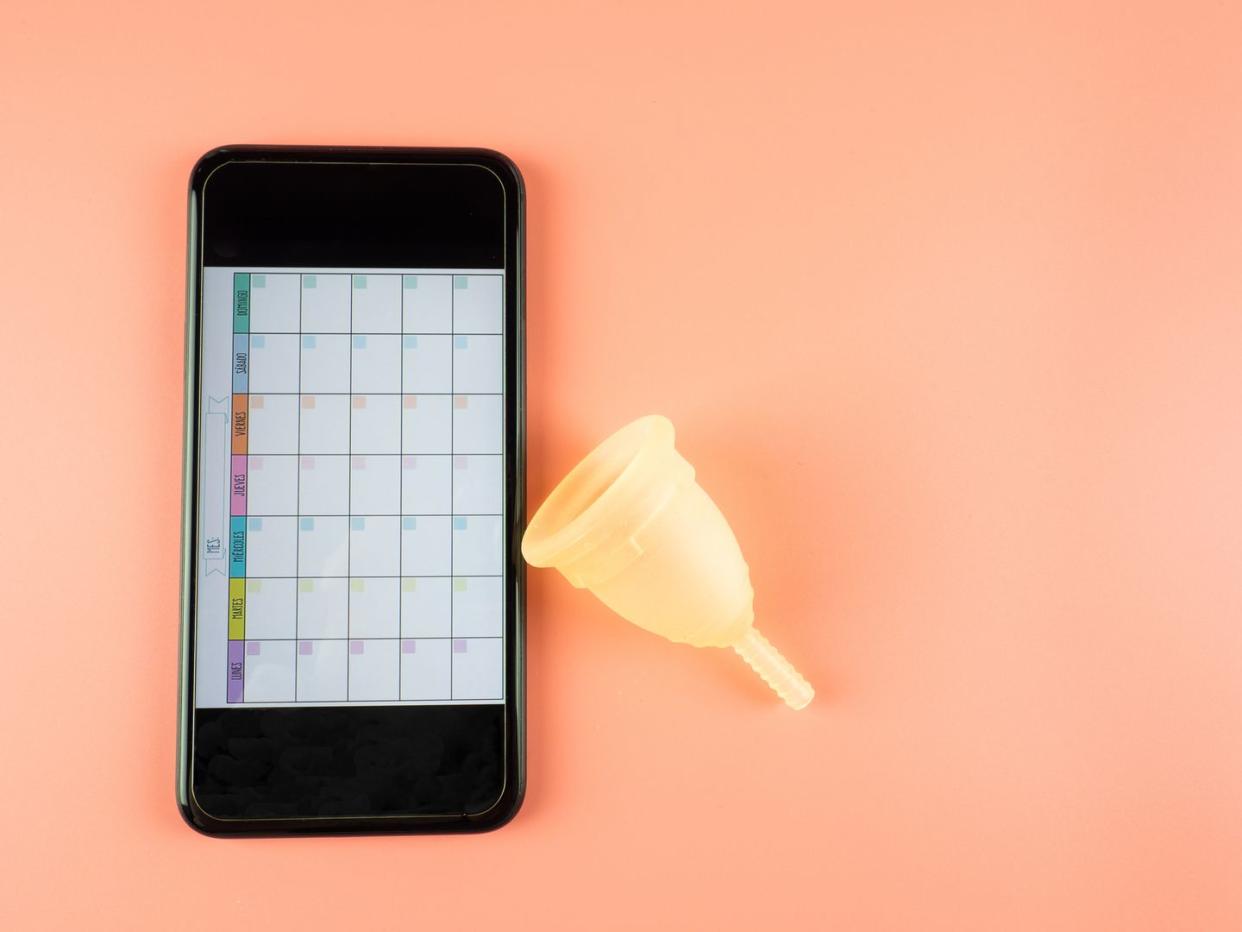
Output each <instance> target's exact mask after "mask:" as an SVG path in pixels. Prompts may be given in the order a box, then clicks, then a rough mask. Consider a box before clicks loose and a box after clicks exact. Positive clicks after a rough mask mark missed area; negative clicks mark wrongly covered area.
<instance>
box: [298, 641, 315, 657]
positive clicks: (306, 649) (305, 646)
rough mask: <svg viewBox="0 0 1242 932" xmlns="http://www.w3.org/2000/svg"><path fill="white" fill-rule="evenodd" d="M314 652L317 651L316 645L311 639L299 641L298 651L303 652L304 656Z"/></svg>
mask: <svg viewBox="0 0 1242 932" xmlns="http://www.w3.org/2000/svg"><path fill="white" fill-rule="evenodd" d="M314 652H315V645H314V644H312V643H311V642H310V641H299V642H298V653H299V654H301V655H302V656H307V655H308V654H313V653H314Z"/></svg>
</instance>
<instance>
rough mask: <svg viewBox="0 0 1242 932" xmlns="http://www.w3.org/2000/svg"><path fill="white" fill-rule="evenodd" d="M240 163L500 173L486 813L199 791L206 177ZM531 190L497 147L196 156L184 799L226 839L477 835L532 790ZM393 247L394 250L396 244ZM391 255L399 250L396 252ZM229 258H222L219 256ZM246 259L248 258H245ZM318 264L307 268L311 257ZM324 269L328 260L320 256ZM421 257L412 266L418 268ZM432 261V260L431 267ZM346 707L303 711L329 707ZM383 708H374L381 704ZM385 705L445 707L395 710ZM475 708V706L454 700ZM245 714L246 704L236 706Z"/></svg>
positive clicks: (256, 149) (189, 339)
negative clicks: (499, 647)
mask: <svg viewBox="0 0 1242 932" xmlns="http://www.w3.org/2000/svg"><path fill="white" fill-rule="evenodd" d="M232 162H266V163H291V164H298V165H302V164H316V165H333V164H340V165H349V166H377V165H378V166H387V165H393V164H401V165H434V166H454V165H459V166H479V167H483V168H486V169H487V170H488V171H489V172H491V173H492V174H493V175H495V176H496V178H497V180H498V181H499V182H500V185H501V188H502V189H503V192H504V224H505V230H504V251H503V260H502V261H503V268H504V270H505V344H504V348H505V372H506V376H505V502H506V515H507V519H508V520H507V526H506V528H505V531H506V540H505V548H506V552H505V556H504V566H505V578H506V586H505V626H506V627H505V702H504V704H503V706H501V708H503V710H504V711H503V721H504V747H503V766H504V774H503V784H502V789H501V792H500V795H499V796H498V798H497V799H496V802H495V803H494V804H493V805H491V806H490V807H489V808H487V809H486V810H484V811H481V812H473V813H465V812H462V813H437V814H430V815H427V814H412V813H407V814H402V815H349V816H294V817H282V818H244V819H231V818H227V819H226V818H217V817H214V816H212V815H210V814H209V813H207V812H206V811H205V810H204V809H203V808H202V807H201V806H199V805H198V804H197V802H196V800H195V798H194V787H193V779H194V777H193V774H194V767H193V755H194V744H195V727H194V722H195V717H196V708H195V687H194V681H195V672H196V670H195V647H196V640H195V638H196V634H195V622H196V612H197V589H198V585H197V582H198V579H197V564H198V558H199V549H198V548H199V534H198V521H199V507H198V499H199V488H198V473H199V462H198V460H199V449H200V414H201V412H200V396H201V391H202V389H201V385H200V375H201V373H200V367H199V357H200V352H201V336H202V319H203V314H202V281H201V275H200V271H201V269H202V268H203V267H204V258H205V257H204V250H205V247H206V244H205V240H204V213H205V211H204V203H205V190H206V185H207V182H208V179H210V177H211V175H212V174H213V173H214V172H215V171H216V170H217V169H219V168H220V167H222V166H224V165H226V164H229V163H232ZM525 212H526V211H525V189H524V183H523V180H522V176H521V173H520V172H519V170H518V169H517V166H516V165H514V164H513V162H512V161H510V160H509V159H508V158H507V157H506V156H504V155H502V154H500V153H499V152H496V151H493V150H489V149H468V148H398V147H304V146H249V145H236V146H222V147H219V148H216V149H212V150H211V151H209V152H207V153H206V154H205V155H203V156H202V158H200V159H199V161H198V162H197V164H196V165H195V166H194V169H193V170H192V172H191V175H190V184H189V210H188V220H189V226H188V233H187V246H188V250H187V275H186V334H185V405H184V431H183V436H184V449H183V466H182V488H183V494H182V525H181V526H182V539H181V598H180V615H181V637H180V650H179V671H180V675H179V682H178V696H179V705H178V718H177V768H176V797H177V805H178V808H179V810H180V812H181V814H182V816H183V817H184V819H185V821H186V822H187V823H188V824H189V825H190V826H191V827H192V828H194V829H196V830H197V831H199V832H202V833H204V834H208V835H218V836H284V835H325V834H376V833H387V834H393V833H399V834H400V833H406V834H408V833H445V832H479V831H487V830H491V829H495V828H498V827H499V826H501V825H503V824H505V823H506V822H508V821H509V820H510V819H511V818H513V816H514V815H515V814H516V813H517V811H518V809H519V808H520V806H521V804H522V800H523V797H524V794H525V785H526V728H525V724H526V708H525V706H526V689H525V681H526V671H525V666H526V665H525V622H526V574H525V563H524V561H523V560H522V558H521V553H520V541H521V533H522V530H523V528H524V527H525V521H526V493H525V489H526V481H525V472H526V353H525V277H526V276H525V230H526V223H525ZM393 248H394V249H395V248H396V247H395V246H394V247H393ZM391 251H392V250H391V249H390V252H391ZM211 264H220V263H211ZM238 264H242V263H238ZM304 264H306V265H310V263H304ZM321 264H326V263H321ZM335 264H336V265H337V266H338V267H349V266H351V265H352V266H354V267H361V266H364V265H370V266H371V267H384V266H388V267H396V266H395V264H394V263H392V262H374V263H362V262H357V261H340V262H338V263H335ZM415 265H416V263H413V262H409V263H406V267H414V266H415ZM428 265H430V263H428ZM339 708H343V706H334V707H331V708H326V709H305V710H300V711H302V712H315V711H324V712H332V711H335V710H336V709H339ZM372 708H374V707H372ZM382 708H386V709H393V710H396V709H402V710H415V711H417V710H419V709H425V708H432V709H443V708H446V707H444V706H431V707H427V706H421V707H420V706H391V707H382ZM453 708H469V707H453ZM238 711H241V710H238Z"/></svg>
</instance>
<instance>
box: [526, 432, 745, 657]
mask: <svg viewBox="0 0 1242 932" xmlns="http://www.w3.org/2000/svg"><path fill="white" fill-rule="evenodd" d="M522 552H523V554H524V555H525V556H526V558H527V560H528V561H530V562H531V563H533V564H534V565H536V566H555V567H556V568H557V569H558V570H559V571H560V572H561V573H563V574H564V575H565V576H566V578H568V579H569V581H570V582H572V583H573V584H574V585H575V586H578V587H580V588H587V589H589V590H590V591H591V592H593V593H595V595H596V596H597V597H598V598H599V599H600V600H601V601H603V602H604V603H605V604H606V605H608V606H609V607H610V608H611V609H613V610H614V611H615V612H617V614H619V615H621V616H622V617H623V618H625V619H627V620H628V621H631V622H633V623H634V624H636V625H638V626H640V627H642V628H646V629H647V630H649V631H653V632H655V633H656V634H660V635H662V636H664V637H666V638H668V639H669V640H672V641H680V642H684V643H688V644H693V645H695V646H697V647H709V646H710V647H727V646H730V645H732V644H736V643H737V642H738V641H739V640H741V638H742V637H743V636H744V635H745V634H746V632H747V631H749V630H750V627H751V625H752V623H753V621H754V612H753V607H752V605H753V600H754V592H753V590H752V589H751V585H750V571H749V568H748V567H747V565H746V561H745V559H743V557H742V551H741V548H740V547H739V546H738V543H737V538H736V537H735V536H734V534H733V531H732V529H731V528H730V527H729V523H728V522H727V521H726V520H725V517H724V515H723V514H721V512H720V509H719V508H717V507H716V504H715V502H713V501H712V499H711V497H710V496H709V495H708V494H707V493H706V492H705V491H703V489H702V488H701V487H700V486H699V484H698V483H697V482H696V481H695V477H694V468H693V467H692V466H691V465H690V464H689V463H688V462H687V461H686V460H685V458H684V457H682V456H681V454H680V453H678V452H677V450H676V448H675V447H674V434H673V425H672V424H671V423H670V422H669V421H668V419H667V418H663V417H659V416H651V417H645V418H640V419H639V420H637V421H634V422H633V423H631V424H628V425H627V426H625V427H623V428H621V430H619V431H617V433H615V434H613V435H612V436H611V437H609V438H608V439H607V440H605V441H604V442H603V443H602V444H600V445H599V446H598V447H597V448H596V449H595V450H594V451H592V452H591V453H590V454H588V455H587V457H586V458H584V459H583V460H582V462H580V463H579V464H578V465H577V466H576V467H575V468H574V469H573V470H572V471H571V472H570V473H569V475H567V476H566V477H565V479H564V480H563V481H562V482H561V484H560V485H559V486H557V488H556V489H555V490H553V492H552V494H551V495H550V496H549V497H548V500H547V501H546V502H544V504H543V505H542V506H541V507H540V509H539V511H538V512H537V513H536V514H535V516H534V518H532V519H531V523H530V526H529V527H528V528H527V532H526V536H525V538H524V539H523V542H522Z"/></svg>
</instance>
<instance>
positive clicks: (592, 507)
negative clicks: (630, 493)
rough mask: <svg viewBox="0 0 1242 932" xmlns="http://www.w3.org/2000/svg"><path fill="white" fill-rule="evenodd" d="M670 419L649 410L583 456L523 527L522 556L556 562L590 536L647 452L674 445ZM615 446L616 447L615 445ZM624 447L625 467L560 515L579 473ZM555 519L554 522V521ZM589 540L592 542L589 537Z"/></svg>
mask: <svg viewBox="0 0 1242 932" xmlns="http://www.w3.org/2000/svg"><path fill="white" fill-rule="evenodd" d="M673 437H674V432H673V423H672V421H670V420H669V419H668V418H666V417H664V416H663V415H659V414H648V415H645V416H643V417H640V418H637V419H635V420H633V421H631V422H630V423H628V424H626V425H625V426H624V427H621V428H619V429H618V430H616V431H615V432H613V433H612V434H611V435H609V436H608V437H607V438H605V439H604V440H603V441H601V442H600V443H599V444H598V445H596V447H595V448H594V449H593V450H591V452H590V453H588V454H587V455H586V456H584V457H583V458H582V459H581V460H579V461H578V463H577V464H576V465H575V466H574V468H573V469H571V470H570V471H569V472H568V473H566V474H565V476H564V478H562V479H561V481H560V482H558V483H557V484H556V487H555V488H554V489H553V490H552V491H551V492H550V493H549V494H548V497H547V498H546V499H544V502H543V504H542V505H540V506H539V508H538V509H537V510H536V511H535V514H534V516H533V517H532V518H531V519H530V522H529V523H528V524H527V526H526V533H525V535H524V536H523V538H522V555H523V556H524V557H525V558H526V560H527V562H529V563H531V564H532V565H534V566H557V565H558V564H560V563H561V562H563V561H564V559H565V557H566V556H567V555H569V554H570V553H571V551H572V550H574V549H575V548H576V547H578V545H580V544H583V543H584V542H587V541H588V539H589V538H592V537H593V536H594V535H593V532H595V531H596V530H597V529H598V528H600V527H601V526H602V525H603V524H604V520H603V519H604V516H605V514H606V513H607V512H608V511H609V510H611V509H612V508H614V507H615V506H616V505H617V504H618V503H620V502H621V501H622V500H623V499H624V497H625V496H626V492H627V489H628V488H629V487H630V486H631V485H633V483H634V481H635V477H636V474H637V473H638V472H639V471H640V470H641V469H642V468H643V463H644V462H645V461H648V460H649V459H650V456H649V455H648V456H644V453H646V452H647V451H654V450H658V449H661V448H668V449H672V447H673ZM618 448H619V449H618ZM626 450H628V451H629V453H628V459H627V461H626V463H625V466H624V467H623V468H622V469H621V471H620V472H619V473H617V475H616V476H615V477H614V478H613V479H612V481H611V482H609V484H608V485H607V486H606V487H605V488H604V490H603V491H601V492H600V493H599V494H598V495H597V496H595V498H594V499H593V500H592V501H591V502H590V503H588V504H587V505H586V507H584V508H582V509H580V510H579V511H578V512H577V513H576V514H575V515H573V516H572V517H570V518H569V519H568V520H563V519H562V516H561V512H562V511H564V510H565V508H564V505H565V499H566V498H567V497H568V496H569V494H570V491H571V490H572V489H574V488H575V487H576V486H577V485H578V480H581V479H582V478H583V476H585V475H587V474H589V473H591V472H593V471H595V470H597V469H599V468H600V467H601V466H602V465H603V464H604V463H605V462H607V461H609V460H612V459H614V458H615V457H617V455H618V453H619V452H620V451H626ZM554 521H556V522H557V523H556V524H555V525H554V524H553V522H554ZM592 542H593V541H592Z"/></svg>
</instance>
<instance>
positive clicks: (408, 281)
mask: <svg viewBox="0 0 1242 932" xmlns="http://www.w3.org/2000/svg"><path fill="white" fill-rule="evenodd" d="M401 287H402V288H417V287H418V276H417V275H402V276H401Z"/></svg>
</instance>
